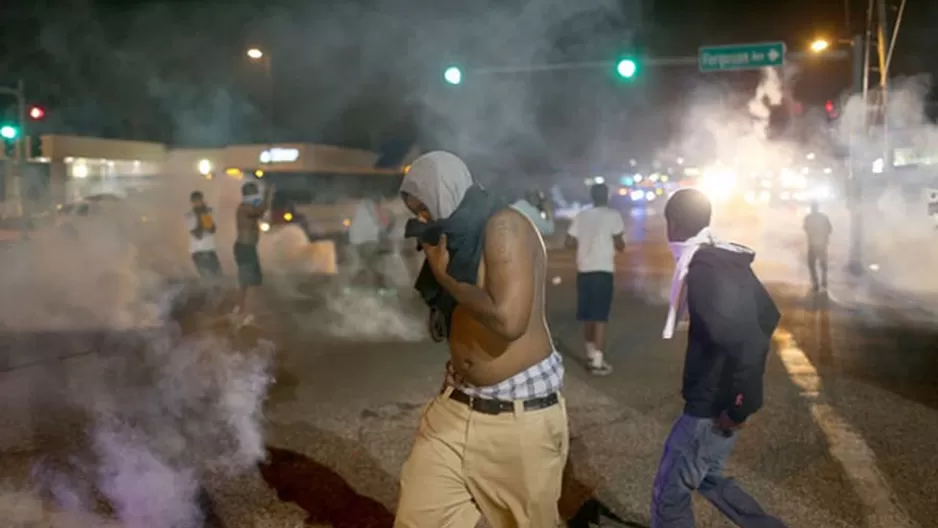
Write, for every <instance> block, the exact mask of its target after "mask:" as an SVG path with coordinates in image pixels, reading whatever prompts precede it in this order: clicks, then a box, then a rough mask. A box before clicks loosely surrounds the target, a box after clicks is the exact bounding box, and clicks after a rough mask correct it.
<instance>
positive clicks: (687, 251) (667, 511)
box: [651, 189, 785, 528]
mask: <svg viewBox="0 0 938 528" xmlns="http://www.w3.org/2000/svg"><path fill="white" fill-rule="evenodd" d="M710 215H711V208H710V202H709V201H708V200H707V198H706V197H705V196H704V195H703V194H702V193H701V192H700V191H697V190H695V189H684V190H681V191H678V192H677V193H675V194H674V195H673V196H672V197H671V199H670V200H669V201H668V204H667V206H666V207H665V219H666V220H667V223H668V241H669V246H670V247H671V251H672V253H674V257H675V262H676V263H677V264H676V266H675V272H674V280H673V282H672V286H671V305H670V309H669V312H668V320H667V323H666V324H665V329H664V334H663V337H664V338H665V339H669V338H671V337H672V336H673V335H674V330H675V327H676V325H677V323H678V322H679V321H681V319H682V317H683V315H684V314H685V313H686V314H687V315H688V317H689V320H690V326H689V328H688V337H687V356H686V358H685V360H684V380H683V387H682V390H681V393H682V395H683V397H684V401H685V404H684V413H683V414H682V415H681V417H680V418H678V420H677V421H676V422H675V424H674V427H673V428H672V429H671V434H670V435H669V436H668V440H667V443H666V445H665V448H664V455H663V456H662V458H661V463H660V465H659V466H658V474H657V476H656V477H655V484H654V490H653V491H652V508H651V509H652V512H651V513H652V526H653V527H654V528H693V526H694V512H693V509H692V504H691V494H692V493H693V492H694V490H697V491H699V492H700V493H701V494H702V495H703V496H704V497H705V498H706V499H707V500H709V501H710V502H711V503H712V504H713V505H714V506H716V507H717V508H718V509H719V510H720V512H722V513H723V514H724V515H726V516H727V517H728V518H729V519H730V520H731V521H733V523H735V524H736V525H737V526H742V527H744V528H748V527H754V528H759V527H772V528H777V527H784V526H785V525H784V524H783V523H782V522H781V521H780V520H778V519H776V518H774V517H772V516H770V515H768V514H767V513H765V512H764V511H763V510H762V508H761V507H760V506H759V504H758V502H756V500H755V499H754V498H752V497H751V496H750V495H749V494H747V493H746V492H745V491H744V490H743V489H742V488H741V487H740V486H739V484H738V483H737V482H736V481H735V480H733V479H730V478H727V477H724V476H723V466H724V464H725V463H726V460H727V459H728V458H729V456H730V454H731V453H732V450H733V446H734V445H735V444H736V439H737V437H738V435H739V428H740V427H741V426H742V425H743V424H744V423H745V422H746V420H747V419H748V418H749V417H750V416H751V415H752V414H753V413H755V412H756V411H757V410H759V408H761V407H762V378H763V375H764V372H765V361H766V356H767V355H768V352H769V348H770V345H771V338H772V333H773V332H774V331H775V328H776V326H778V322H779V319H780V315H779V312H778V310H777V309H776V307H775V303H774V302H773V301H772V299H771V297H769V294H768V292H767V291H766V290H765V287H764V286H763V285H762V283H761V282H760V281H759V279H758V278H757V277H756V275H755V274H754V273H753V271H752V269H751V268H750V265H751V264H752V261H753V259H754V258H755V253H754V252H753V251H752V250H750V249H749V248H746V247H743V246H740V245H737V244H730V243H725V242H721V241H719V240H718V239H716V238H715V237H714V235H713V234H712V232H711V231H710Z"/></svg>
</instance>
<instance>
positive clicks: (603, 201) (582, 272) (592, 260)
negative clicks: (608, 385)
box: [567, 184, 625, 375]
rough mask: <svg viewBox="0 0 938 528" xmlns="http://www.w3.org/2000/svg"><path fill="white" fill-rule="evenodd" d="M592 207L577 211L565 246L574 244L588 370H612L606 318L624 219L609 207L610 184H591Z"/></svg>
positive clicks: (579, 317) (579, 315)
mask: <svg viewBox="0 0 938 528" xmlns="http://www.w3.org/2000/svg"><path fill="white" fill-rule="evenodd" d="M590 195H591V197H592V199H593V207H591V208H589V209H586V210H585V211H582V212H580V213H579V214H578V215H576V217H574V219H573V223H572V224H571V225H570V229H569V231H567V246H568V247H573V248H576V268H577V275H576V291H577V320H579V321H580V322H582V323H583V335H584V338H585V340H586V357H587V359H588V360H589V364H588V366H589V369H590V372H592V373H593V374H597V375H605V374H609V373H611V372H612V367H611V366H610V365H609V364H608V363H606V360H605V357H604V355H603V349H604V348H605V347H606V322H607V321H608V320H609V312H610V311H611V310H612V294H613V290H614V284H613V273H614V272H615V254H616V252H617V251H618V252H621V251H623V250H625V239H624V238H623V234H624V232H625V223H624V222H623V221H622V215H621V214H620V213H619V212H618V211H616V210H615V209H612V208H610V207H609V188H608V187H606V186H605V185H603V184H596V185H593V186H592V187H591V188H590Z"/></svg>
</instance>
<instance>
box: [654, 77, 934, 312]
mask: <svg viewBox="0 0 938 528" xmlns="http://www.w3.org/2000/svg"><path fill="white" fill-rule="evenodd" d="M790 82H793V76H792V75H791V74H790V73H789V74H787V75H782V76H780V75H778V74H777V73H776V72H775V70H766V71H765V72H764V73H763V76H762V79H761V82H760V83H759V85H758V87H757V88H756V90H755V93H754V96H753V98H752V100H750V101H749V104H748V105H747V108H746V110H747V112H745V113H742V112H736V113H734V112H733V111H732V110H731V109H729V108H727V106H726V105H725V104H722V105H721V104H718V101H720V100H724V101H725V99H726V96H725V95H723V96H719V97H715V95H714V94H713V93H706V92H705V91H704V90H698V91H697V92H696V93H695V94H694V95H693V96H692V98H691V102H690V104H689V105H688V109H687V112H686V117H685V120H684V126H683V127H682V128H683V132H682V133H680V134H679V135H678V137H677V138H676V140H675V141H674V143H675V144H676V145H677V147H673V146H672V147H671V148H670V149H669V151H679V152H684V153H686V155H687V156H688V157H692V158H693V157H696V158H697V159H710V160H711V161H712V162H721V163H723V164H725V165H726V166H731V167H734V168H735V169H736V170H737V171H739V172H740V173H743V172H747V171H761V170H778V169H779V168H780V167H793V170H798V166H797V165H798V164H799V163H800V164H804V161H803V160H804V159H805V156H806V153H812V154H810V156H811V157H812V158H813V156H815V155H816V156H817V159H823V160H825V162H828V163H829V166H830V167H831V168H832V170H833V172H834V176H833V177H832V181H831V188H832V189H834V190H835V198H834V199H833V200H830V201H826V202H822V203H821V208H822V210H823V211H824V212H825V213H827V214H828V215H829V216H830V218H831V221H832V223H833V226H834V235H833V238H832V240H831V245H830V268H831V277H832V278H831V281H832V284H836V283H837V279H836V277H837V276H844V272H843V269H844V268H845V266H846V264H847V260H848V256H849V241H850V239H849V233H850V218H849V215H848V207H849V198H848V194H849V193H848V189H849V185H850V182H849V177H850V176H849V175H850V171H849V170H848V161H847V160H841V159H837V157H836V155H835V154H834V145H836V144H841V145H844V146H849V148H850V150H851V151H852V152H853V153H854V157H853V164H854V167H853V173H854V175H855V177H857V178H862V179H863V197H862V202H860V205H859V207H860V208H861V211H862V218H863V221H864V247H863V252H864V258H865V260H866V262H867V264H873V263H875V264H877V265H878V269H879V271H878V272H875V273H873V274H872V278H873V279H874V280H873V284H875V288H881V289H884V290H883V291H891V292H893V294H895V293H901V294H903V295H902V296H896V295H892V298H893V299H898V298H901V297H904V298H905V299H906V300H905V301H903V304H904V305H905V306H906V307H910V306H911V305H912V304H916V307H917V308H927V309H928V310H929V311H930V313H932V314H935V313H938V301H936V299H938V280H933V279H931V278H930V277H932V276H933V275H934V274H933V273H932V272H931V271H930V270H933V269H934V268H935V266H936V265H938V235H936V232H935V227H934V222H933V221H932V220H931V219H930V218H929V217H928V215H927V204H926V202H925V200H924V191H925V189H926V188H930V187H932V188H934V187H938V185H936V183H938V179H936V178H935V177H934V176H933V175H932V174H930V172H929V171H930V168H929V166H928V165H927V164H933V163H935V161H934V160H935V155H934V152H938V129H936V127H935V126H934V125H933V124H932V123H930V122H928V120H927V118H926V114H925V111H924V110H925V97H926V94H927V93H928V89H929V87H930V83H929V82H928V80H927V79H925V78H922V77H916V78H911V79H899V80H895V81H893V83H892V85H891V87H890V92H889V110H888V115H887V119H888V122H889V125H890V126H889V129H890V133H889V138H888V140H889V144H890V146H891V148H892V149H893V152H892V154H891V155H887V154H886V152H885V145H886V142H885V139H884V137H883V134H882V127H868V126H867V125H865V124H864V117H863V113H864V109H863V103H862V101H861V100H860V96H858V95H857V96H853V97H850V98H848V99H846V101H845V103H844V105H843V110H842V111H841V116H840V118H839V119H838V120H837V122H836V123H835V125H834V127H833V129H832V130H831V132H830V133H825V132H824V131H825V129H826V127H827V124H826V123H822V122H820V121H818V122H817V123H811V124H810V125H809V127H813V129H814V130H813V131H812V133H809V134H807V135H806V136H807V139H806V140H802V141H793V140H788V139H785V138H784V137H782V138H769V137H768V134H767V133H766V132H767V130H768V126H769V120H770V117H771V115H772V106H775V105H778V104H781V103H783V102H784V99H785V95H784V94H785V93H787V91H788V90H790V87H786V83H790ZM875 92H876V91H875V90H873V93H872V95H871V100H875V98H876V96H877V94H876V93H875ZM877 158H879V161H877ZM906 158H916V159H917V160H918V161H917V162H916V163H919V166H917V167H916V166H914V165H913V163H912V162H908V165H907V166H905V167H897V168H894V169H892V170H891V171H889V170H886V171H884V172H883V173H878V172H877V171H876V170H874V169H873V167H874V165H875V164H876V163H877V162H878V163H880V164H883V162H884V160H889V159H893V160H895V161H896V162H897V163H899V162H901V163H906V162H907V160H906ZM929 158H930V159H929ZM806 213H807V204H805V205H803V206H794V205H790V206H787V207H784V208H780V209H775V210H772V209H769V210H764V211H761V212H758V214H757V212H756V211H753V210H749V211H748V212H747V211H746V210H745V209H740V208H739V207H733V206H729V205H723V204H715V210H714V227H715V229H716V232H717V233H718V234H719V235H721V236H722V237H724V238H727V239H731V240H735V241H738V242H740V243H744V244H747V245H749V246H751V247H753V249H755V250H756V252H757V259H756V262H757V268H758V270H759V272H760V274H761V276H763V278H764V279H765V280H767V281H770V282H780V283H787V284H791V285H793V286H797V287H799V288H800V287H805V288H806V287H807V285H808V284H809V280H808V271H807V265H806V251H807V249H806V242H805V235H804V233H803V231H802V225H801V222H802V219H803V217H804V215H805V214H806ZM848 289H849V288H848ZM651 293H652V294H654V292H651ZM887 297H888V296H887ZM661 300H664V299H663V298H662V299H661Z"/></svg>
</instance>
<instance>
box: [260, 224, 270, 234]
mask: <svg viewBox="0 0 938 528" xmlns="http://www.w3.org/2000/svg"><path fill="white" fill-rule="evenodd" d="M260 226H261V231H263V232H264V233H266V232H268V231H270V224H268V223H267V222H261V224H260Z"/></svg>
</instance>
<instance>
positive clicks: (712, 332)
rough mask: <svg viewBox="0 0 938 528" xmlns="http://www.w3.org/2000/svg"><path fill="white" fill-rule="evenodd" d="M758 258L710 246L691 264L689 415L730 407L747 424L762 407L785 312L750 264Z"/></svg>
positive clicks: (701, 415)
mask: <svg viewBox="0 0 938 528" xmlns="http://www.w3.org/2000/svg"><path fill="white" fill-rule="evenodd" d="M754 258H755V255H754V254H753V253H748V252H747V253H736V252H732V251H728V250H726V249H720V248H718V247H713V246H705V247H702V248H700V249H699V250H698V251H697V253H696V254H695V255H694V258H693V260H692V261H691V263H690V267H689V269H688V272H687V283H686V284H687V310H688V315H689V317H690V328H689V334H688V339H687V357H686V358H685V360H684V384H683V389H682V391H681V393H682V394H683V396H684V401H685V402H686V404H685V406H684V412H685V413H686V414H689V415H691V416H694V417H698V418H714V417H716V416H718V415H719V414H720V413H721V412H723V411H726V412H727V414H728V415H729V417H730V418H731V419H732V420H733V421H734V422H736V423H742V422H744V421H746V419H747V418H748V417H749V415H751V414H752V413H754V412H756V411H757V410H759V409H760V408H761V407H762V377H763V375H764V373H765V359H766V356H767V355H768V352H769V347H770V345H771V339H772V333H773V332H774V331H775V328H776V327H777V326H778V323H779V320H780V318H781V316H780V314H779V312H778V309H777V308H776V306H775V303H774V302H773V301H772V298H771V297H769V293H768V292H767V291H766V289H765V287H764V286H763V285H762V282H761V281H760V280H759V279H758V278H757V277H756V275H755V273H753V271H752V269H751V268H750V266H751V264H752V261H753V259H754Z"/></svg>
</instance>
